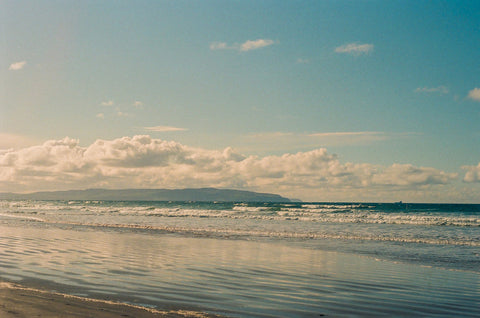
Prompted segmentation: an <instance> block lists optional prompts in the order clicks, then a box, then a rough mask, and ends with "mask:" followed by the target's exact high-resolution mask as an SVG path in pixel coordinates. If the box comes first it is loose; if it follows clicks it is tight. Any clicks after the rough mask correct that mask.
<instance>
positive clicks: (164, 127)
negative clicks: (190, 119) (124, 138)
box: [144, 126, 187, 132]
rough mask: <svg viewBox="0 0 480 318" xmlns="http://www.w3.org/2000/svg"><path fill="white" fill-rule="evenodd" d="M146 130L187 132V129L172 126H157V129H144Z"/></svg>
mask: <svg viewBox="0 0 480 318" xmlns="http://www.w3.org/2000/svg"><path fill="white" fill-rule="evenodd" d="M144 129H145V130H148V131H156V132H167V131H185V130H187V129H186V128H178V127H172V126H155V127H144Z"/></svg>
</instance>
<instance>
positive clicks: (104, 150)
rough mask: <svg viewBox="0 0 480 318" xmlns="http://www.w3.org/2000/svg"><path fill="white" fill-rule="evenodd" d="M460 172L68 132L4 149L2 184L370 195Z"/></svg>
mask: <svg viewBox="0 0 480 318" xmlns="http://www.w3.org/2000/svg"><path fill="white" fill-rule="evenodd" d="M455 178H456V175H455V174H452V173H447V172H444V171H441V170H438V169H435V168H431V167H415V166H413V165H407V164H405V165H400V164H394V165H391V166H380V165H372V164H368V163H349V162H346V163H343V162H341V161H340V160H339V159H338V157H337V156H336V155H335V154H330V153H328V151H327V150H326V149H325V148H319V149H314V150H311V151H305V152H298V153H295V154H290V153H286V154H283V155H275V156H273V155H271V156H265V157H258V156H246V155H243V154H241V153H239V152H237V151H235V150H234V149H232V148H230V147H228V148H225V149H223V150H206V149H201V148H193V147H189V146H185V145H182V144H180V143H177V142H174V141H165V140H161V139H154V138H152V137H150V136H134V137H123V138H118V139H114V140H100V139H99V140H97V141H95V142H94V143H93V144H91V145H89V146H87V147H82V146H80V145H79V141H78V140H75V139H71V138H68V137H66V138H64V139H62V140H49V141H47V142H45V143H43V144H42V145H38V146H32V147H27V148H22V149H18V150H8V151H4V152H1V153H0V191H34V190H47V189H65V188H72V189H73V188H86V187H107V188H127V187H128V188H185V187H218V188H236V189H247V190H254V191H264V192H274V193H280V194H284V195H288V196H292V195H294V196H298V195H300V196H303V198H311V199H317V200H319V199H321V198H324V199H326V198H325V195H327V194H328V195H329V199H331V200H335V199H340V197H341V196H342V195H343V198H345V195H347V196H353V195H355V196H356V199H357V200H366V199H368V198H367V196H366V195H367V193H374V194H375V195H377V194H386V193H391V192H392V191H417V192H418V191H427V190H428V189H435V188H436V187H442V186H445V185H448V184H449V183H451V182H452V181H453V180H454V179H455ZM422 193H423V192H422ZM336 196H340V197H338V198H337V197H336ZM385 198H386V197H383V199H384V200H385Z"/></svg>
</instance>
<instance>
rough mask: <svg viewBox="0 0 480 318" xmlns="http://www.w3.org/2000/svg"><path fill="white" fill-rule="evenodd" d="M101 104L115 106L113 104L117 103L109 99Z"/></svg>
mask: <svg viewBox="0 0 480 318" xmlns="http://www.w3.org/2000/svg"><path fill="white" fill-rule="evenodd" d="M100 105H102V106H113V105H115V103H114V102H113V100H109V101H104V102H101V103H100Z"/></svg>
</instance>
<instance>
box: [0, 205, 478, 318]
mask: <svg viewBox="0 0 480 318" xmlns="http://www.w3.org/2000/svg"><path fill="white" fill-rule="evenodd" d="M479 227H480V205H466V204H399V203H398V204H385V203H384V204H374V203H368V204H367V203H240V202H239V203H228V202H146V201H8V200H4V201H1V203H0V269H1V270H0V277H1V278H2V279H3V280H7V281H14V282H21V283H22V284H25V285H27V286H41V287H42V288H45V287H46V288H48V289H53V290H56V291H58V292H61V293H67V294H74V295H80V296H86V297H93V298H99V299H109V300H116V301H122V302H127V303H133V304H137V305H141V306H146V307H154V308H164V307H165V306H173V307H176V308H188V309H195V310H200V311H204V312H210V313H217V314H223V315H227V316H231V317H318V316H319V315H327V316H334V317H344V316H351V315H353V316H463V317H474V316H478V315H479V314H480V305H479V301H478V299H480V289H479V284H480V271H479V268H480V267H479V266H478V264H479V263H480V231H479Z"/></svg>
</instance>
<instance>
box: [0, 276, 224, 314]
mask: <svg viewBox="0 0 480 318" xmlns="http://www.w3.org/2000/svg"><path fill="white" fill-rule="evenodd" d="M0 317H2V318H18V317H49V318H67V317H79V318H83V317H95V318H120V317H123V318H125V317H135V318H157V317H163V318H180V317H184V318H210V317H212V318H213V317H220V316H216V315H211V314H207V313H202V312H195V311H189V310H157V309H150V308H144V307H140V306H134V305H129V304H125V303H118V302H111V301H104V300H97V299H91V298H84V297H78V296H72V295H66V294H60V293H55V292H49V291H45V290H40V289H34V288H27V287H24V286H21V285H18V284H14V283H8V282H0Z"/></svg>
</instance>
